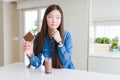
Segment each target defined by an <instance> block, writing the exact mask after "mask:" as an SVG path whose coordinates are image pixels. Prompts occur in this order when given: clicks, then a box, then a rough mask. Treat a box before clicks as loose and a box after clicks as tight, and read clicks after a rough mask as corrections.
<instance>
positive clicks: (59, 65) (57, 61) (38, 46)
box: [33, 4, 64, 68]
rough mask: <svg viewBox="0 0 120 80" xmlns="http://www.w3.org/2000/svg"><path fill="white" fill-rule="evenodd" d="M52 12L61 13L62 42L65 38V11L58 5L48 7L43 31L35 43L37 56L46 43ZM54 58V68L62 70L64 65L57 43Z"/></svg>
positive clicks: (59, 28) (34, 48)
mask: <svg viewBox="0 0 120 80" xmlns="http://www.w3.org/2000/svg"><path fill="white" fill-rule="evenodd" d="M52 10H58V11H59V12H60V13H61V23H60V26H59V27H58V30H59V32H60V36H61V38H62V41H63V40H64V36H63V35H64V21H63V11H62V9H61V8H60V7H59V6H58V5H56V4H52V5H50V6H48V8H47V9H46V11H45V14H44V17H43V22H42V27H41V31H40V32H39V33H38V34H37V36H38V37H37V39H35V42H34V46H33V52H34V54H35V55H36V56H37V55H38V54H39V53H40V52H41V51H42V46H43V42H44V39H45V36H46V34H47V33H48V25H47V15H48V14H49V13H50V12H51V11H52ZM53 57H54V61H53V64H54V65H53V67H54V68H62V67H63V65H62V63H61V61H60V59H59V56H58V48H57V43H55V49H54V55H53Z"/></svg>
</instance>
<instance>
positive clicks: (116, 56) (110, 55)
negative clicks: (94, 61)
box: [89, 52, 120, 59]
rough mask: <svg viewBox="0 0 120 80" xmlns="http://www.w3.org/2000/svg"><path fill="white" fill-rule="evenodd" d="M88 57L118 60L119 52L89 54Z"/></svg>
mask: <svg viewBox="0 0 120 80" xmlns="http://www.w3.org/2000/svg"><path fill="white" fill-rule="evenodd" d="M89 56H90V57H106V58H119V59H120V52H90V53H89Z"/></svg>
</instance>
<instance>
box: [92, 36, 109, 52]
mask: <svg viewBox="0 0 120 80" xmlns="http://www.w3.org/2000/svg"><path fill="white" fill-rule="evenodd" d="M110 43H111V40H110V39H109V38H107V37H102V38H96V39H95V41H94V46H93V50H94V51H97V52H108V51H110Z"/></svg>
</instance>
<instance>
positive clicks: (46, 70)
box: [45, 58, 52, 74]
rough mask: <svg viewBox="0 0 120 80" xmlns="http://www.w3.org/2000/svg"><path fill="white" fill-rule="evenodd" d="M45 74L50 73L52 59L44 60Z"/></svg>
mask: <svg viewBox="0 0 120 80" xmlns="http://www.w3.org/2000/svg"><path fill="white" fill-rule="evenodd" d="M45 73H46V74H50V73H52V58H45Z"/></svg>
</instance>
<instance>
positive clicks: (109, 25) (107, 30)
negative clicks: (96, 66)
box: [90, 21, 120, 43]
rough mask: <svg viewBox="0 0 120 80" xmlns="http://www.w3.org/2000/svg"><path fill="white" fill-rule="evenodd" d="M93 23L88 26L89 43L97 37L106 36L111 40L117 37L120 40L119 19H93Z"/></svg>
mask: <svg viewBox="0 0 120 80" xmlns="http://www.w3.org/2000/svg"><path fill="white" fill-rule="evenodd" d="M93 24H94V25H93V26H92V27H90V43H91V42H94V40H95V38H97V37H108V38H110V39H111V40H112V39H113V38H114V37H118V38H119V40H120V21H94V23H93ZM119 42H120V41H119Z"/></svg>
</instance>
